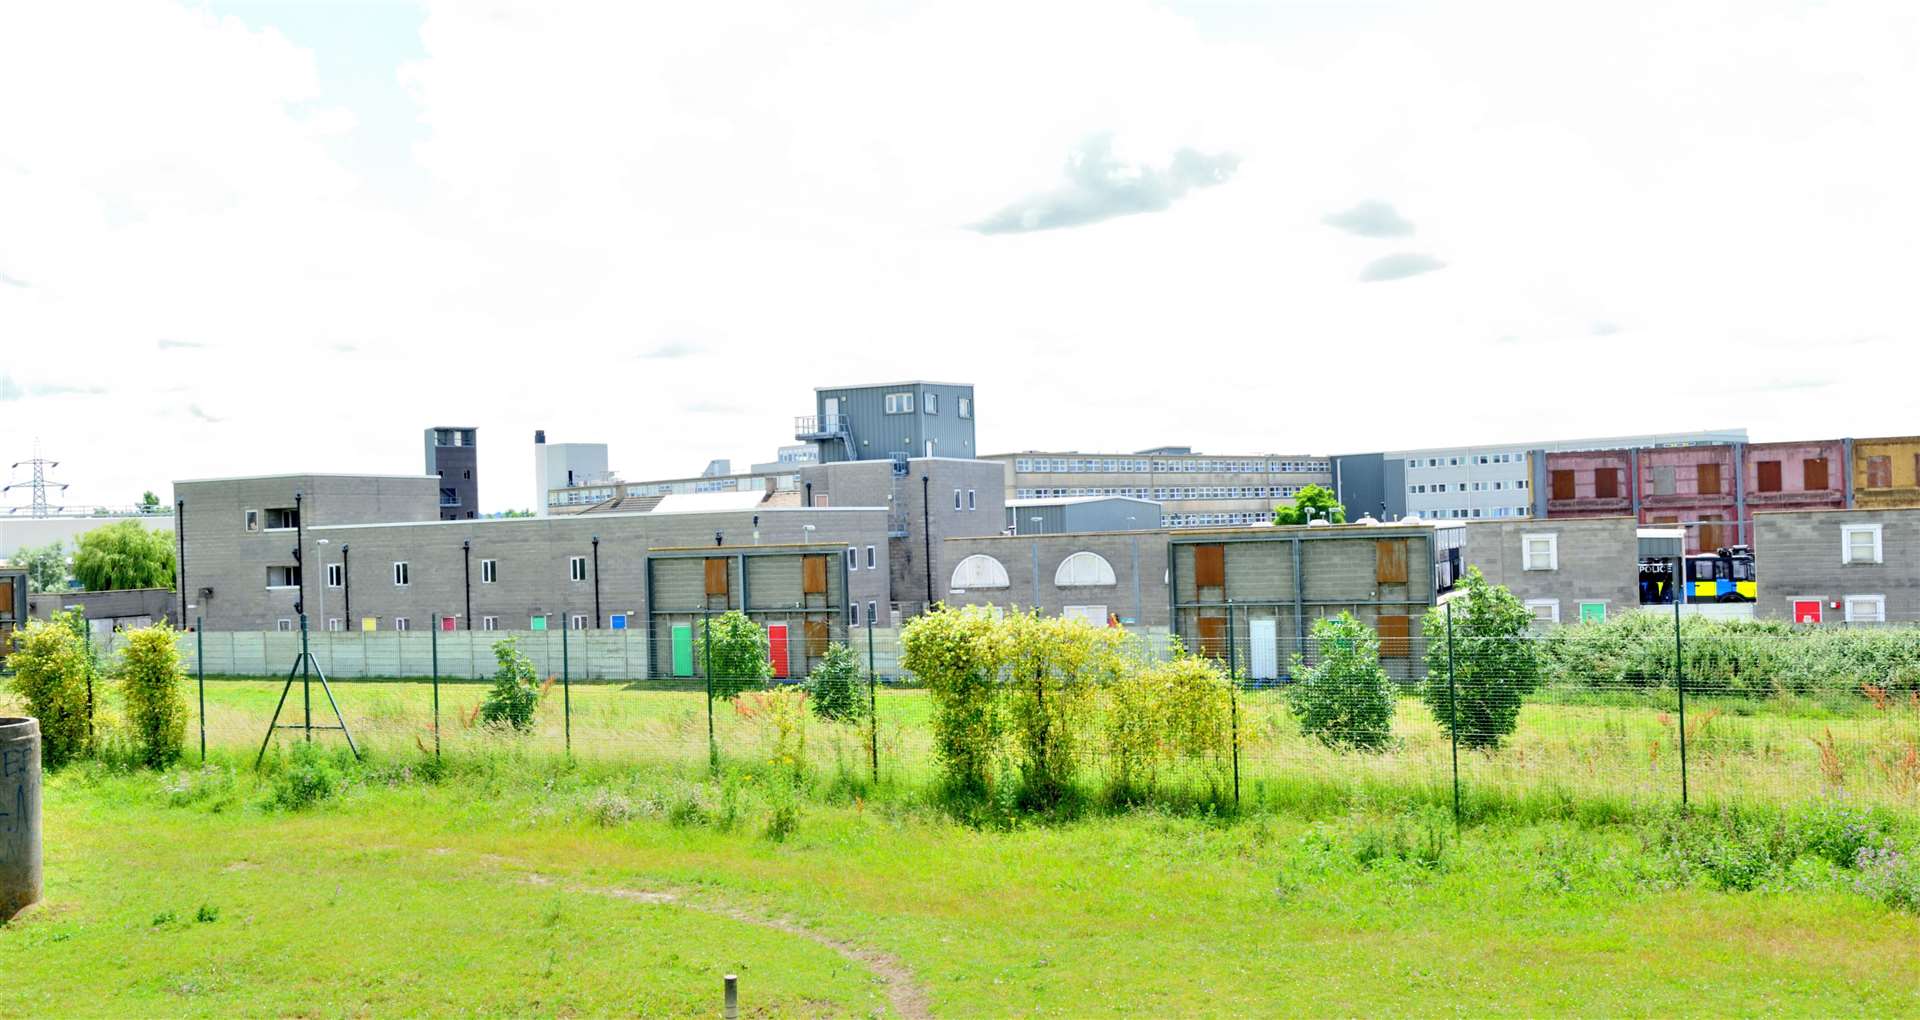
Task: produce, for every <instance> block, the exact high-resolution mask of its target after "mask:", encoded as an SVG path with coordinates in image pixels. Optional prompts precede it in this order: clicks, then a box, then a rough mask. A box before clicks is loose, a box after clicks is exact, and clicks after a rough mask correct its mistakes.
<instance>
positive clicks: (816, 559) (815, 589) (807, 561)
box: [800, 556, 827, 595]
mask: <svg viewBox="0 0 1920 1020" xmlns="http://www.w3.org/2000/svg"><path fill="white" fill-rule="evenodd" d="M800 592H801V594H803V595H825V594H826V593H827V558H826V557H825V556H802V557H800Z"/></svg>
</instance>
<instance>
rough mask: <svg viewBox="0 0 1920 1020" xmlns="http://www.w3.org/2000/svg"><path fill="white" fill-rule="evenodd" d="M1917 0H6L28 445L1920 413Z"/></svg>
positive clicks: (1, 121)
mask: <svg viewBox="0 0 1920 1020" xmlns="http://www.w3.org/2000/svg"><path fill="white" fill-rule="evenodd" d="M1916 6H1917V5H1913V4H1909V3H1886V4H1878V5H1876V4H1871V3H1844V4H1843V3H1835V4H1808V3H1770V2H1764V0H1738V2H1729V3H1724V4H1711V3H1687V4H1673V3H1653V4H1645V5H1641V4H1634V3H1618V2H1616V3H1605V4H1601V3H1580V4H1555V3H1544V2H1539V0H1526V2H1516V3H1475V4H1462V3H1447V4H1412V3H1364V2H1344V0H1343V2H1332V0H1325V2H1318V3H1302V4H1295V5H1289V4H1281V3H1272V4H1268V3H1253V2H1245V3H1241V2H1219V3H1196V4H1184V5H1183V4H1174V5H1156V4H1147V3H1132V2H1127V0H1093V2H1087V3H1042V4H1035V3H1031V2H1019V3H1007V4H997V3H993V2H988V0H964V2H959V3H953V4H924V5H921V4H888V3H878V2H848V3H839V4H836V3H831V2H818V0H812V2H808V3H804V4H792V5H770V6H760V5H755V4H752V3H746V2H738V0H735V2H728V3H712V4H686V3H679V4H660V3H646V4H639V3H619V4H606V5H589V4H562V3H537V4H536V3H521V4H489V3H458V4H452V3H450V4H445V5H442V4H438V3H428V4H424V5H417V6H412V5H397V4H396V5H375V4H343V3H326V4H319V3H315V4H297V3H287V4H249V3H212V4H205V3H187V4H182V3H174V2H163V0H154V2H131V0H129V2H125V3H111V4H108V3H99V4H96V3H54V2H20V3H6V4H4V5H0V463H4V462H9V461H12V460H15V459H19V458H24V457H26V456H28V455H29V454H30V453H31V449H32V446H33V443H34V441H35V439H36V438H37V439H38V441H39V443H40V445H41V448H42V449H43V450H44V451H45V452H46V453H48V454H49V455H53V456H57V457H59V458H60V459H61V460H62V461H63V462H64V463H63V465H62V468H61V471H60V474H61V476H63V477H64V478H65V479H66V480H68V481H70V482H71V483H73V489H72V490H71V496H72V498H73V500H74V501H77V502H83V503H93V502H114V503H118V502H131V501H132V500H133V499H134V498H135V497H137V495H138V494H139V492H140V490H142V489H147V488H151V489H155V490H157V491H159V492H160V493H161V494H162V497H163V498H165V496H166V493H167V488H168V483H169V482H170V481H171V480H173V479H175V478H191V477H204V476H215V475H233V474H251V473H268V472H284V471H297V470H320V471H368V472H417V471H419V470H421V467H422V463H421V439H420V433H421V429H422V428H424V427H426V426H428V425H433V424H453V425H472V426H477V427H478V428H479V429H480V436H481V442H482V450H483V454H482V459H481V470H482V501H483V503H484V504H485V506H486V507H487V508H488V509H504V508H507V507H509V506H512V507H521V506H526V505H528V504H529V503H530V502H531V499H532V495H531V492H532V482H531V475H532V452H531V437H532V432H533V430H534V429H536V428H544V429H546V430H547V433H548V436H549V437H550V438H551V439H552V440H554V441H605V442H607V443H609V444H611V445H612V461H613V465H614V466H615V467H616V468H618V469H620V470H621V471H622V472H623V473H624V474H626V475H627V476H628V477H648V476H672V475H684V474H692V473H697V472H698V471H699V469H700V468H701V467H702V466H703V465H704V464H705V463H706V461H707V460H708V459H709V458H713V457H729V458H731V459H732V460H733V461H734V463H735V464H736V465H739V466H744V465H745V464H747V463H749V462H751V461H754V460H765V459H771V456H772V454H773V451H774V447H776V446H777V445H779V444H780V443H782V442H790V441H791V419H792V418H793V416H795V415H799V414H806V413H809V412H810V411H811V410H812V395H811V389H812V387H813V386H815V385H822V384H841V383H847V382H860V381H889V380H893V379H899V378H910V377H925V378H932V379H939V380H962V381H968V382H972V383H974V384H975V385H976V386H977V387H978V407H979V415H978V419H979V430H980V444H981V447H982V449H983V452H1000V451H1005V450H1011V449H1029V448H1078V449H1098V450H1113V449H1121V450H1125V449H1134V448H1139V447H1145V446H1149V445H1158V444H1175V443H1179V444H1189V445H1192V446H1194V447H1196V448H1198V449H1200V450H1202V451H1207V452H1220V453H1243V452H1278V453H1294V452H1311V453H1332V452H1348V451H1358V450H1368V449H1381V448H1392V447H1396V446H1398V447H1405V446H1430V445H1437V444H1442V443H1450V442H1467V441H1498V440H1503V439H1535V438H1549V437H1559V436H1579V435H1596V434H1597V435H1609V434H1620V433H1632V432H1647V431H1655V430H1668V429H1689V428H1708V427H1713V428H1719V427H1731V426H1740V425H1744V426H1746V427H1748V428H1749V429H1751V431H1752V433H1753V436H1754V437H1755V438H1756V439H1791V438H1801V437H1825V436H1838V435H1856V436H1866V435H1884V434H1906V433H1913V432H1920V398H1916V385H1915V380H1916V371H1915V370H1916V368H1920V351H1916V347H1915V338H1916V335H1917V334H1920V329H1917V327H1920V302H1916V301H1915V300H1914V297H1913V295H1914V292H1915V286H1916V285H1915V282H1914V275H1915V269H1916V266H1920V258H1917V257H1916V256H1920V197H1917V196H1920V158H1917V152H1920V133H1916V131H1915V125H1916V124H1920V31H1916ZM12 495H18V494H17V493H16V494H12Z"/></svg>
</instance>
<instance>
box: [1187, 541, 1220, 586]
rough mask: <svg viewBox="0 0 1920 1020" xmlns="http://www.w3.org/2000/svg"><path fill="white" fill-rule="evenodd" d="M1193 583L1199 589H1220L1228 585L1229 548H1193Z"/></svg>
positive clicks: (1199, 546) (1212, 546) (1207, 546)
mask: <svg viewBox="0 0 1920 1020" xmlns="http://www.w3.org/2000/svg"><path fill="white" fill-rule="evenodd" d="M1193 583H1194V586H1195V587H1199V588H1219V587H1223V586H1224V585H1225V584H1226V583H1227V547H1226V546H1224V545H1196V546H1194V547H1193Z"/></svg>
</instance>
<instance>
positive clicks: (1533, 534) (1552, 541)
mask: <svg viewBox="0 0 1920 1020" xmlns="http://www.w3.org/2000/svg"><path fill="white" fill-rule="evenodd" d="M1535 539H1545V540H1546V542H1547V565H1546V566H1544V567H1536V566H1534V565H1533V541H1534V540H1535ZM1559 569H1560V533H1559V532H1557V531H1523V532H1521V533H1520V570H1521V572H1522V573H1526V572H1528V571H1555V570H1559Z"/></svg>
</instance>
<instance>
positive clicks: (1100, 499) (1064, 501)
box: [1007, 496, 1160, 507]
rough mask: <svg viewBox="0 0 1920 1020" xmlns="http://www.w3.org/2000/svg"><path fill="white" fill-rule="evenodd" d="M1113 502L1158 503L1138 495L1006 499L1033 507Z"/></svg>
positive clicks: (1008, 501) (1017, 504) (1008, 503)
mask: <svg viewBox="0 0 1920 1020" xmlns="http://www.w3.org/2000/svg"><path fill="white" fill-rule="evenodd" d="M1113 502H1119V503H1145V504H1146V505H1148V506H1159V505H1160V504H1159V503H1157V502H1155V501H1153V500H1151V499H1141V498H1140V497H1138V496H1052V497H1048V496H1039V497H1035V498H1032V499H1010V500H1007V505H1008V506H1018V507H1035V506H1068V505H1071V504H1075V503H1113Z"/></svg>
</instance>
